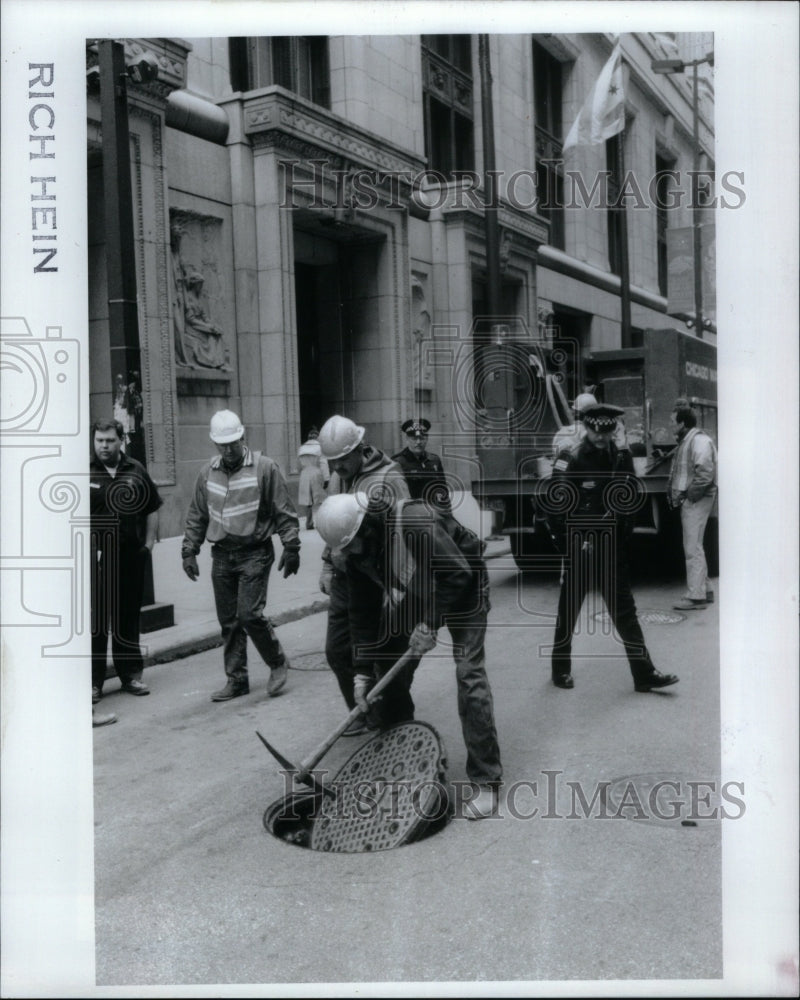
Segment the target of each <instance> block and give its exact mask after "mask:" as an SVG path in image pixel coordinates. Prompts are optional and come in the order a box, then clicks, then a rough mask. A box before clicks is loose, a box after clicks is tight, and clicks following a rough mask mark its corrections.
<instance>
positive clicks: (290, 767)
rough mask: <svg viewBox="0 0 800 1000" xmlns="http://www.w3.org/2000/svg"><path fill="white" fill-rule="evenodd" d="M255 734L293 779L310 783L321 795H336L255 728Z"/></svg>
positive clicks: (306, 783)
mask: <svg viewBox="0 0 800 1000" xmlns="http://www.w3.org/2000/svg"><path fill="white" fill-rule="evenodd" d="M256 736H257V737H258V738H259V739H260V740H261V742H262V743H263V744H264V746H265V747H266V748H267V750H269V752H270V753H271V754H272V756H273V757H274V758H275V760H277V762H278V763H279V764H280V765H281V767H282V768H283V769H284V770H285V771H289V772H291V773H292V774H293V775H294V777H295V780H297V781H302V782H303V784H305V785H310V786H311V788H313V789H314V791H315V792H318V793H320V794H321V795H328V796H331V797H333V798H335V797H336V792H335V791H334V790H333V789H332V788H328V786H327V785H323V784H322V782H321V781H317V779H316V778H315V777H314V775H313V774H311V773H310V772H308V771H303V770H302V769H301V768H300V767H298V766H297V764H293V763H292V762H291V761H290V760H288V759H287V758H286V757H284V756H283V754H282V753H281V752H280V751H278V750H276V749H275V747H274V746H272V744H271V743H269V742H268V741H267V740H265V739H264V737H263V736H262V735H261V733H260V732H259V731H258V730H256Z"/></svg>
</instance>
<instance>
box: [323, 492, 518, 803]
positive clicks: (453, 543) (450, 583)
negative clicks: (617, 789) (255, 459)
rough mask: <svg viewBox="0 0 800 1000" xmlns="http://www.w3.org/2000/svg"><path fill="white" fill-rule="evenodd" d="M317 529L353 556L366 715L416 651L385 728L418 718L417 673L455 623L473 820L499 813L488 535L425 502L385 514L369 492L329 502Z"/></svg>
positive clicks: (359, 689) (391, 700)
mask: <svg viewBox="0 0 800 1000" xmlns="http://www.w3.org/2000/svg"><path fill="white" fill-rule="evenodd" d="M317 531H318V532H319V533H320V535H322V537H323V538H324V540H325V542H326V543H327V544H328V545H329V546H330V547H331V549H332V551H334V552H337V553H340V554H341V555H343V556H345V557H346V567H347V577H348V586H349V595H350V631H351V636H352V639H353V651H354V664H355V669H356V678H355V685H354V692H355V700H356V703H357V704H358V706H359V707H360V708H361V710H362V713H364V714H365V715H367V714H369V713H370V711H371V709H370V706H369V704H368V702H367V694H368V692H369V691H370V689H371V688H372V686H373V685H374V683H375V681H376V679H377V677H378V676H381V675H382V674H383V673H385V671H386V669H387V668H388V667H390V666H391V664H392V663H393V662H394V661H395V660H397V659H398V658H399V657H400V656H401V655H402V653H403V652H405V649H406V647H408V648H409V649H410V650H411V653H412V660H411V662H409V663H408V664H407V666H406V667H405V668H404V671H401V674H400V676H399V677H398V678H397V679H396V680H395V681H394V682H393V683H391V684H389V685H388V686H387V687H386V689H385V690H384V692H383V695H382V697H381V700H380V702H379V705H378V706H377V714H378V717H379V719H380V724H381V725H383V726H391V725H394V724H396V723H399V722H406V721H410V720H411V719H413V718H414V701H413V698H412V697H411V691H410V688H411V681H412V679H413V675H414V670H415V669H416V667H417V665H418V663H419V660H420V658H421V657H422V656H424V655H425V653H427V652H428V651H430V650H432V649H433V648H434V647H435V646H436V635H437V630H438V629H439V628H441V627H442V626H445V625H446V626H447V629H448V631H449V633H450V642H451V645H452V651H453V658H454V660H455V664H456V683H457V692H458V714H459V718H460V720H461V730H462V735H463V738H464V745H465V747H466V750H467V761H466V770H467V776H468V777H469V779H470V782H471V783H472V785H473V788H474V794H473V796H472V797H471V799H470V806H469V808H468V809H466V810H465V815H467V816H468V818H470V819H482V818H484V817H488V816H491V815H492V814H493V813H494V811H495V809H496V805H497V788H498V786H499V784H500V782H501V781H502V777H503V771H502V766H501V763H500V748H499V745H498V742H497V730H496V728H495V721H494V708H493V700H492V691H491V687H490V685H489V678H488V676H487V673H486V663H485V659H486V657H485V652H484V642H485V637H486V619H487V613H488V611H489V581H488V574H487V571H486V564H485V562H484V560H483V552H482V550H483V545H482V543H481V541H480V539H479V538H478V537H477V535H475V534H474V533H473V532H471V531H469V529H467V528H464V527H462V526H461V525H460V524H459V523H458V522H457V521H456V520H455V519H454V518H453V517H450V516H447V515H443V514H440V513H438V512H437V511H435V510H434V509H433V508H432V507H431V506H430V505H429V504H428V503H427V502H426V501H425V500H424V499H418V500H408V501H398V503H397V504H396V505H395V508H394V510H393V511H392V512H391V513H390V514H389V515H388V516H383V515H382V512H381V511H380V510H376V509H375V507H374V505H372V504H370V503H369V501H368V499H367V496H366V494H364V493H356V494H340V495H337V496H330V497H328V498H327V499H326V500H325V501H324V502H323V504H322V506H321V507H320V509H319V514H318V516H317ZM464 804H465V805H466V802H465V803H464Z"/></svg>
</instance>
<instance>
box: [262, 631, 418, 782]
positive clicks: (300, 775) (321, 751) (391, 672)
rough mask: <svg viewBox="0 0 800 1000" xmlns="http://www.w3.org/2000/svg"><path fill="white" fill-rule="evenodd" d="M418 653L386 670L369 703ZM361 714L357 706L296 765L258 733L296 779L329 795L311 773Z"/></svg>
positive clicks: (368, 700) (403, 656)
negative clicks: (293, 773) (292, 772)
mask: <svg viewBox="0 0 800 1000" xmlns="http://www.w3.org/2000/svg"><path fill="white" fill-rule="evenodd" d="M416 658H417V654H415V653H414V652H412V650H410V649H407V650H406V651H405V653H403V655H402V656H401V657H400V659H399V660H398V661H397V662H396V663H393V664H392V666H391V667H390V668H389V669H388V670H387V671H386V673H385V674H384V675H383V677H381V679H380V680H379V681H378V682H377V684H375V686H374V687H373V688H372V689H371V690H370V691H369V692H368V694H367V703H368V704H369V703H371V702H373V701H375V699H376V698H377V697H378V695H379V694H380V693H381V691H383V690H384V688H386V686H387V685H389V684H391V682H392V681H393V680H394V679H395V677H397V675H398V674H399V673H400V671H401V670H402V669H403V667H405V666H406V664H407V663H409V662H410V661H411V660H413V659H416ZM359 715H361V709H360V708H358V706H356V707H355V708H354V709H353V710H352V712H350V714H349V715H348V716H347V718H346V719H345V720H344V721H343V722H341V723H340V724H339V725H338V726H337V727H336V729H334V730H333V732H332V733H331V734H330V736H327V737H326V738H325V739H324V740H323V741H322V743H320V745H319V746H318V747H317V749H316V750H314V752H313V753H311V754H309V755H308V757H306V758H305V759H304V760H303V761H301V762H300V764H299V765H297V766H295V765H294V764H292V763H291V762H290V761H288V760H287V759H286V758H285V757H284V756H283V755H282V754H280V753H278V751H277V750H275V748H274V747H272V746H270V745H269V743H267V741H266V740H265V739H264V737H263V736H262V735H261V733H257V734H256V735H257V736H258V738H259V739H260V740H261V742H262V743H263V744H264V746H265V747H266V748H267V749H268V750H269V751H270V753H271V754H272V755H273V757H275V759H276V760H277V761H278V762H279V763H280V764H281V766H282V767H284V768H285V769H286V770H289V771H294V772H295V779H296V780H297V781H302V782H303V783H304V784H306V785H311V787H312V788H316V789H317V790H318V791H323V792H325V793H326V794H328V795H331V794H333V793H332V791H331V790H330V789H328V788H326V787H325V786H324V785H321V784H320V782H318V781H317V780H316V778H315V777H314V776H313V775H312V774H311V773H310V772H311V771H312V770H313V769H314V767H315V766H316V765H317V764H319V762H320V761H321V760H322V758H323V757H324V756H325V754H326V753H327V752H328V751H329V750H330V748H331V747H332V746H333V744H334V743H335V742H336V741H337V740H338V739H339V737H340V736H341V735H342V733H343V732H344V731H345V729H347V727H348V726H349V725H350V724H351V723H352V722H354V721H355V720H356V719H357V718H358V717H359Z"/></svg>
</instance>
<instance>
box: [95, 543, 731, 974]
mask: <svg viewBox="0 0 800 1000" xmlns="http://www.w3.org/2000/svg"><path fill="white" fill-rule="evenodd" d="M490 575H491V580H492V604H493V609H492V612H491V616H490V630H489V634H488V638H487V654H488V655H487V663H488V669H489V676H490V679H491V683H492V688H493V692H494V700H495V716H496V721H497V728H498V734H499V738H500V745H501V751H502V755H503V765H504V771H505V786H504V789H503V794H502V796H501V801H500V807H499V814H498V816H497V817H494V818H492V819H488V820H483V821H480V822H470V821H468V820H466V819H464V818H459V817H456V818H454V819H453V820H452V821H451V822H450V823H449V824H448V825H447V826H446V827H445V828H444V829H443V830H442V831H441V832H439V833H437V834H435V835H434V836H431V837H429V838H428V839H426V840H423V841H421V842H419V843H416V844H412V845H409V846H406V847H401V848H397V849H395V850H390V851H384V852H380V853H371V854H325V853H320V852H316V851H311V850H308V849H303V848H301V847H297V846H294V845H290V844H288V843H285V842H284V841H282V840H280V839H278V838H276V837H273V836H271V835H270V834H269V833H267V832H266V830H265V829H264V827H263V825H262V814H263V812H264V810H265V808H266V807H267V806H268V805H269V804H270V803H272V802H274V801H275V800H277V799H279V798H280V797H281V796H282V795H283V794H284V790H285V786H284V778H283V777H282V776H281V775H280V773H279V771H278V765H277V763H276V762H275V761H274V760H273V758H272V757H271V756H270V755H269V754H268V753H267V752H266V750H265V749H264V747H263V746H262V745H261V743H260V741H259V740H258V738H257V737H256V730H259V731H260V732H262V733H263V734H264V735H265V736H266V737H267V738H268V739H269V740H270V741H271V742H272V743H273V744H274V745H275V746H276V747H277V748H278V749H280V750H281V751H282V752H283V753H284V754H285V755H286V756H287V757H289V758H290V759H292V760H299V759H301V758H302V757H304V756H305V755H306V754H307V753H308V752H309V751H310V750H312V749H313V748H314V747H315V746H316V745H317V744H318V743H319V742H320V740H321V739H322V738H323V737H324V736H325V735H326V734H327V733H328V732H329V731H330V730H332V729H333V728H334V726H335V725H336V723H337V722H339V721H340V720H341V719H342V718H343V717H344V715H345V714H346V710H345V707H344V705H343V702H342V700H341V697H340V695H339V693H338V689H337V686H336V683H335V681H334V678H333V675H332V674H331V673H330V671H329V670H328V669H327V667H326V665H325V662H324V655H323V653H322V649H323V644H324V632H325V614H324V613H323V614H319V613H317V614H313V615H310V616H309V617H306V618H303V619H302V620H299V621H293V622H289V623H288V624H285V625H283V626H281V627H280V628H279V630H278V632H279V636H280V638H281V641H282V643H283V644H284V646H285V648H286V650H287V652H288V654H289V656H290V657H291V659H292V662H293V669H292V670H291V671H290V676H289V683H288V685H287V687H286V689H285V691H284V693H282V694H281V695H280V696H278V697H276V698H272V699H270V698H268V697H267V695H266V674H267V671H266V668H264V667H263V666H262V664H261V663H260V662H259V661H258V657H257V655H256V654H255V652H254V651H253V650H252V647H251V657H250V674H251V693H250V695H249V696H247V697H244V698H239V699H236V700H234V701H232V702H229V703H224V704H215V703H212V702H211V701H210V695H211V693H212V692H213V691H214V690H216V689H217V688H219V687H221V686H222V684H223V683H224V675H223V671H222V663H221V650H219V649H211V650H208V651H206V652H203V653H199V654H197V655H194V656H190V657H187V658H185V659H180V660H175V661H174V662H171V663H166V664H161V665H159V666H157V667H153V668H151V669H149V670H148V673H147V681H148V683H149V685H150V687H151V690H152V694H151V695H150V696H149V697H145V698H134V697H131V696H129V695H125V694H122V693H120V692H119V691H118V689H117V682H116V681H110V682H109V683H108V684H107V688H106V691H107V695H106V697H105V698H104V699H103V702H102V703H101V705H100V706H99V710H101V711H114V712H116V713H117V714H118V716H119V722H118V723H117V724H116V725H113V726H107V727H104V728H101V729H97V730H95V732H94V745H95V880H96V902H95V905H96V960H97V983H98V985H115V984H116V985H123V984H124V985H157V984H185V985H192V984H234V983H238V984H254V983H256V984H286V983H309V984H321V983H346V982H352V983H356V982H386V983H398V982H406V983H413V982H432V981H456V982H465V983H476V982H482V981H500V982H517V981H521V980H534V981H545V980H552V981H562V980H567V981H574V980H580V979H588V980H615V979H620V980H652V979H666V980H683V979H686V980H696V979H714V978H717V977H719V976H721V974H722V922H721V921H722V915H721V913H722V899H721V857H720V854H721V828H722V826H723V824H724V823H725V822H731V821H732V819H724V818H723V819H720V818H719V816H720V812H719V809H718V808H717V807H718V806H719V801H720V795H719V793H720V788H719V769H720V763H719V760H720V721H719V664H718V645H719V637H718V618H717V610H718V608H719V595H718V600H717V603H715V604H713V605H711V606H710V607H709V608H707V609H705V610H703V611H700V612H692V613H690V614H689V615H687V616H685V617H684V618H683V619H682V620H680V621H677V622H674V621H673V622H669V621H668V620H667V619H668V618H669V617H670V609H671V605H672V602H673V601H674V600H675V599H676V598H677V597H679V596H681V593H682V586H681V581H680V579H672V580H670V581H667V582H663V581H661V582H655V581H653V580H646V579H645V580H639V581H638V582H637V584H636V586H635V595H636V598H637V605H638V608H639V611H640V614H641V615H645V613H647V614H646V615H645V617H646V621H645V623H644V631H645V637H646V640H647V642H648V645H649V648H650V651H651V654H652V656H653V659H654V661H655V663H656V665H657V666H658V667H659V669H661V670H662V671H664V672H675V673H677V674H678V675H679V676H680V683H679V684H678V685H676V686H675V687H672V688H669V689H666V690H665V691H663V692H652V693H649V694H641V693H635V692H634V690H633V684H632V680H631V676H630V673H629V670H628V666H627V663H626V661H625V660H624V658H622V657H620V655H619V652H620V649H619V646H618V643H617V641H616V640H615V639H614V637H613V636H612V635H610V634H608V625H607V621H606V619H605V618H604V616H603V614H602V610H603V609H602V604H598V605H597V606H592V605H591V604H590V601H589V600H587V603H586V605H585V606H584V614H583V617H582V619H581V624H580V627H579V634H578V635H577V636H576V640H575V647H574V649H575V654H576V658H575V662H574V667H573V675H574V677H575V688H574V690H572V691H563V690H559V689H556V688H554V687H553V686H552V684H551V683H550V679H549V660H548V656H547V652H546V647H547V644H548V643H549V642H550V639H551V636H552V629H553V624H554V618H553V615H554V611H555V606H556V600H557V592H558V584H557V580H556V579H555V578H544V579H542V578H523V577H521V576H520V575H519V574H518V573H517V572H516V570H515V569H514V567H513V563H511V560H510V559H509V558H500V559H495V560H492V562H491V564H490ZM715 582H716V581H715ZM665 612H666V613H667V614H665ZM675 617H678V616H677V615H676V616H675ZM413 694H414V698H415V701H416V705H417V718H418V719H420V720H424V721H426V722H428V723H430V724H431V725H433V726H434V727H435V729H436V730H437V732H438V733H439V735H440V736H441V739H442V741H443V742H444V745H445V748H446V751H447V757H448V760H449V768H448V777H449V779H450V780H451V781H455V782H458V781H460V780H463V779H464V778H465V771H464V766H465V752H464V746H463V741H462V738H461V733H460V726H459V721H458V715H457V709H456V689H455V679H454V669H453V662H452V659H451V658H450V656H449V654H448V653H447V651H446V650H442V649H440V648H437V650H436V651H435V652H434V653H431V654H429V655H428V656H427V657H426V659H425V660H424V661H423V663H422V665H421V667H420V668H419V670H418V671H417V675H416V678H415V682H414V689H413ZM368 738H369V737H367V736H364V737H361V738H357V739H341V740H339V742H338V743H337V744H336V745H335V746H334V747H333V749H332V750H331V751H330V753H329V754H328V756H327V757H326V758H325V760H324V762H323V766H325V767H327V768H329V769H330V771H331V773H335V772H336V771H337V770H338V769H339V767H341V766H342V764H343V763H344V762H345V761H346V760H347V759H348V757H349V756H350V755H351V754H352V753H353V752H354V751H355V750H356V748H357V746H358V745H359V744H360V743H362V742H363V741H365V740H366V739H368ZM628 779H629V780H628ZM666 781H668V782H670V784H669V785H668V786H666V787H667V789H668V791H669V796H668V797H667V799H663V798H658V799H656V800H654V799H652V797H651V796H650V795H649V793H650V791H651V790H652V788H653V786H654V785H655V784H657V783H658V782H666ZM691 782H693V783H695V784H694V785H691V786H690V783H691ZM697 783H701V784H697ZM709 786H713V787H711V788H710V789H709ZM598 788H603V789H605V792H604V794H606V795H607V796H609V797H608V799H607V802H608V803H611V806H610V808H608V809H606V810H605V811H604V810H603V809H602V808H601V803H600V800H599V799H595V801H594V806H593V807H592V806H591V805H590V803H591V801H592V796H593V795H594V794H595V793H596V792H597V789H598ZM692 789H694V791H692ZM579 793H580V794H582V795H583V796H584V801H585V803H586V804H585V805H583V806H582V805H581V802H582V800H581V798H580V795H579ZM659 794H660V793H659ZM692 795H694V800H693V801H690V798H691V796H692ZM626 796H627V798H626ZM654 801H655V802H656V805H657V808H655V809H654V808H653V802H654ZM665 801H671V802H672V805H671V806H670V807H665V806H664V802H665ZM637 803H638V805H637ZM648 803H649V804H648ZM639 807H641V808H639ZM715 809H717V811H716V814H715V813H714V810H715ZM728 812H729V815H731V816H732V817H735V816H736V815H737V809H736V807H735V805H729V806H728ZM534 813H535V815H534ZM570 816H571V817H572V818H570ZM714 816H716V818H711V817H714ZM676 988H677V984H676Z"/></svg>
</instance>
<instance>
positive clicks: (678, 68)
mask: <svg viewBox="0 0 800 1000" xmlns="http://www.w3.org/2000/svg"><path fill="white" fill-rule="evenodd" d="M703 63H708V64H709V66H713V65H714V53H713V52H709V53H708V55H705V56H703V58H702V59H692V60H691V61H689V62H685V61H684V60H683V59H655V60H653V62H652V63H651V64H650V67H651V69H652V70H653V72H654V73H658V74H660V75H664V76H670V75H672V74H673V73H683V72H684V71H685V70H686V69H687V68H688V67H689V66H691V67H692V146H693V147H694V148H693V151H692V243H693V254H694V324H695V329H696V330H697V336H698V337H700V338H701V339H702V336H703V327H704V320H703V264H702V235H701V232H700V227H701V222H700V204H699V202H700V198H699V194H700V156H701V153H702V149H701V148H700V96H699V90H698V85H699V81H698V76H697V67H698V66H701V65H702V64H703Z"/></svg>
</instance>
